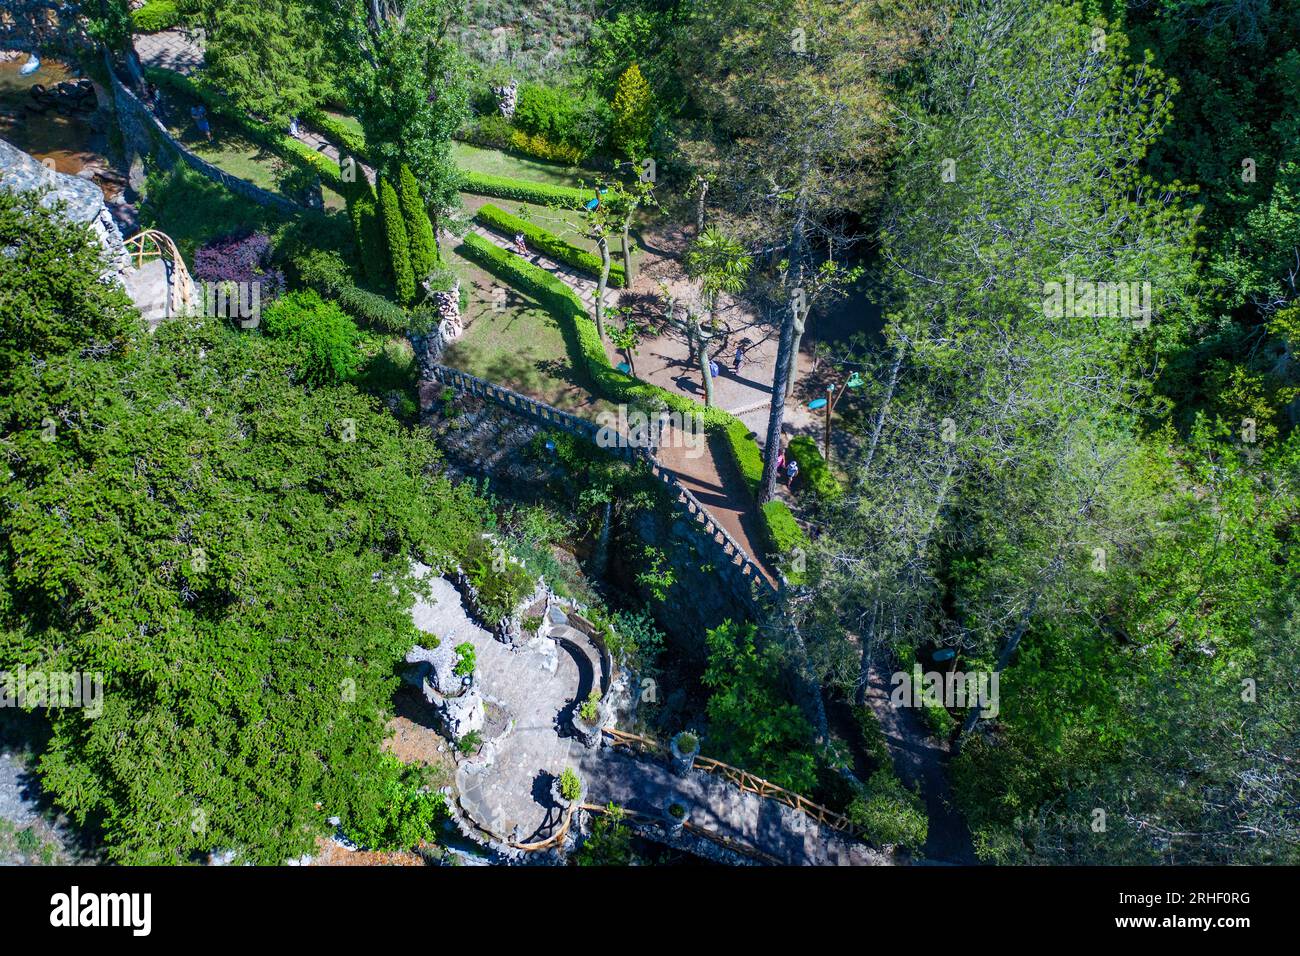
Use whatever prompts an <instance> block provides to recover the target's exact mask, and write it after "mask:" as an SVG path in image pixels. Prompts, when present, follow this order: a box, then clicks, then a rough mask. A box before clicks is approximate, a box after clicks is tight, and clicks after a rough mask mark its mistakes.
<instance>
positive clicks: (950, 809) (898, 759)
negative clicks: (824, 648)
mask: <svg viewBox="0 0 1300 956" xmlns="http://www.w3.org/2000/svg"><path fill="white" fill-rule="evenodd" d="M889 694H890V681H889V674H888V673H887V672H886V671H885V670H884V669H883V668H881V667H880V666H879V665H878V664H872V665H871V666H870V668H869V671H868V677H867V688H866V702H867V705H868V706H869V707H870V708H871V710H872V712H873V713H875V715H876V719H877V720H879V721H880V729H881V730H882V731H883V732H884V734H885V741H886V743H888V745H889V751H890V753H891V754H892V755H893V758H894V769H895V771H897V773H898V776H899V778H900V779H901V780H902V781H903V783H904V784H906V785H907V786H908V787H909V788H912V789H914V790H916V791H917V792H918V793H919V794H920V795H921V798H922V799H923V800H924V801H925V809H926V813H927V815H928V816H929V818H930V831H929V836H928V838H927V839H926V841H925V847H924V852H925V856H926V858H927V859H928V860H931V861H933V862H938V863H957V864H974V863H977V862H979V861H978V860H977V859H976V858H975V850H974V847H973V846H972V843H971V835H970V830H969V828H968V827H967V826H966V821H965V819H964V818H963V817H962V815H961V814H960V813H959V812H958V811H957V809H956V807H955V806H953V802H952V787H951V785H950V784H949V782H948V760H949V757H950V756H951V754H950V752H949V748H948V745H947V743H946V742H944V741H940V740H936V739H935V738H934V737H932V736H930V733H929V731H928V730H927V729H926V726H925V724H924V722H923V721H922V720H921V715H920V714H919V713H917V711H916V709H915V708H912V707H895V706H893V704H891V703H890V700H889Z"/></svg>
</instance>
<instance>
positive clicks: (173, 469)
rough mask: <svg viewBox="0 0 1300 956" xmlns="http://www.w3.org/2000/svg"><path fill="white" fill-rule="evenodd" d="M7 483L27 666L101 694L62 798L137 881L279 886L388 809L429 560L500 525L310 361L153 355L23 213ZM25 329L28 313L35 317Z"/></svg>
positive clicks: (277, 353) (122, 302)
mask: <svg viewBox="0 0 1300 956" xmlns="http://www.w3.org/2000/svg"><path fill="white" fill-rule="evenodd" d="M0 246H13V247H14V248H15V249H16V250H17V253H16V255H14V256H4V257H0V297H2V298H3V300H4V301H5V303H6V308H5V309H4V314H5V315H6V316H9V315H18V314H23V315H25V316H27V318H28V319H29V321H28V322H27V323H24V324H22V325H21V326H20V325H17V324H15V323H9V322H7V323H6V326H5V329H4V337H3V343H2V344H0V348H2V349H3V351H2V352H0V354H2V355H3V361H4V363H5V366H6V369H5V378H6V382H7V387H6V389H5V392H4V395H3V398H2V399H0V421H2V422H3V448H4V453H5V458H6V470H7V480H6V482H5V484H4V486H3V492H2V496H3V501H2V502H0V504H2V505H3V508H4V511H5V515H6V520H5V523H4V530H3V537H2V542H3V565H2V567H0V581H2V582H3V590H2V591H0V602H2V603H0V612H2V613H3V617H4V628H5V630H4V633H3V639H2V641H3V653H2V656H3V659H4V660H5V661H7V662H13V663H23V664H26V665H27V666H28V667H29V668H37V667H40V668H43V669H45V670H48V671H80V672H87V673H99V674H102V675H103V679H104V687H105V690H104V708H103V713H102V715H100V716H97V717H93V718H92V717H90V716H88V715H87V714H86V713H85V712H83V711H78V710H57V709H54V710H51V711H50V712H49V716H50V721H51V723H52V727H53V739H52V742H51V744H50V746H49V748H48V749H47V751H46V752H45V754H44V756H43V757H42V758H41V762H40V768H41V772H42V777H43V781H44V784H45V787H46V788H47V790H48V791H49V792H50V793H51V794H52V795H53V797H54V799H55V800H56V801H57V802H58V803H59V805H60V806H62V807H64V808H65V809H66V810H68V811H69V812H70V813H71V814H72V815H73V816H74V817H75V818H76V819H78V820H79V821H88V822H91V823H97V824H101V825H102V826H103V827H104V830H105V833H106V835H107V841H108V845H109V850H110V853H111V854H112V856H113V857H114V858H115V859H118V860H121V861H130V862H154V863H164V862H176V861H184V860H187V859H191V858H192V857H193V856H194V854H197V853H201V852H206V851H213V850H223V849H233V850H236V851H238V852H239V853H240V854H242V855H243V856H245V857H246V858H248V859H251V860H254V861H257V862H261V863H277V862H280V861H282V860H284V859H285V858H287V857H290V856H293V855H296V854H298V853H302V852H304V851H307V850H309V849H310V848H311V846H312V839H313V837H314V836H315V835H316V834H317V833H320V832H322V831H323V827H324V820H325V818H326V817H327V816H329V815H331V814H340V815H343V816H345V817H346V816H349V815H350V813H351V812H352V809H353V807H365V806H369V805H370V803H371V802H373V799H374V797H373V795H371V794H369V793H368V792H367V790H366V788H367V787H371V786H374V787H388V786H391V782H390V781H389V780H388V778H387V777H385V776H384V775H383V774H382V773H380V771H379V769H378V765H377V761H378V759H379V743H380V740H381V738H382V736H383V728H384V723H385V720H386V717H387V715H388V713H389V712H390V707H391V704H390V699H391V696H392V692H393V690H394V688H395V686H396V679H397V678H396V667H397V665H398V664H399V662H400V661H401V658H402V656H403V654H404V653H405V652H406V650H408V649H409V647H410V645H411V644H412V643H413V642H414V641H415V639H416V636H415V632H414V631H413V626H412V624H411V622H410V619H409V616H408V615H407V608H408V606H409V602H410V600H411V593H412V592H411V584H410V582H409V577H408V568H409V564H410V562H411V560H412V559H413V558H417V557H418V558H423V559H424V560H426V561H430V562H432V563H435V564H439V563H444V562H445V561H446V560H447V559H448V556H449V555H450V554H452V553H454V552H456V551H457V550H458V549H460V548H461V547H463V545H464V544H465V542H467V541H468V540H469V539H470V537H471V536H473V535H474V534H475V533H476V531H477V530H478V528H479V527H481V525H482V521H483V516H484V512H483V508H482V505H481V504H480V503H479V501H478V500H476V499H475V498H474V497H473V496H472V495H471V494H470V493H468V492H465V491H458V490H455V489H453V488H452V487H451V486H449V485H448V483H447V482H446V481H445V480H444V479H443V478H441V477H439V474H438V467H437V458H436V455H435V452H434V450H433V448H432V446H431V445H430V444H429V443H428V442H427V441H426V440H424V439H420V438H416V437H413V436H410V435H409V434H405V433H403V432H402V431H401V430H400V428H399V426H398V425H397V424H396V423H395V422H394V421H393V420H392V419H391V417H389V416H387V415H386V414H383V413H381V412H379V411H378V410H377V409H376V408H375V406H374V404H373V400H371V399H368V398H367V397H365V396H363V395H362V394H360V393H358V392H356V391H355V390H353V389H352V388H351V387H349V386H346V385H340V386H327V387H319V388H316V387H311V385H310V384H309V383H313V382H316V381H319V377H318V376H314V375H308V374H305V370H304V368H303V366H302V363H301V353H300V352H299V348H298V345H297V343H296V342H295V340H294V339H293V337H291V336H288V337H285V338H268V337H266V336H264V335H261V334H259V333H258V332H255V331H248V330H240V329H236V328H232V327H229V326H227V325H226V324H225V323H224V322H222V321H220V320H206V321H204V320H193V321H178V322H173V323H168V324H165V325H164V326H162V327H161V328H160V329H159V330H158V331H157V332H156V333H155V334H154V335H153V336H149V335H147V334H146V333H145V332H144V330H143V325H142V323H141V322H140V321H139V318H138V315H137V313H136V312H135V310H134V308H133V307H132V306H131V305H130V303H129V302H128V301H127V300H126V299H125V298H124V296H123V295H122V294H121V293H120V292H117V291H115V290H114V289H113V288H112V287H110V286H106V285H103V284H100V283H98V282H97V281H95V277H96V276H97V274H98V269H99V266H98V262H97V261H96V252H95V249H96V248H97V247H92V245H91V244H89V241H88V238H87V234H86V233H84V232H83V231H82V230H80V229H78V228H74V227H71V226H69V225H66V224H64V223H63V222H62V221H60V220H59V219H58V218H56V217H55V216H52V215H50V214H49V213H47V212H43V211H40V210H38V209H36V208H34V207H33V206H32V205H31V203H30V202H27V201H23V202H22V203H21V204H17V203H15V201H14V200H13V199H10V198H8V194H4V193H0ZM9 304H14V305H17V306H18V307H19V309H18V311H11V310H10V309H9V308H8V305H9Z"/></svg>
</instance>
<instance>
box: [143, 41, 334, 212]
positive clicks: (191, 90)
mask: <svg viewBox="0 0 1300 956" xmlns="http://www.w3.org/2000/svg"><path fill="white" fill-rule="evenodd" d="M144 75H145V78H146V79H148V80H149V81H150V82H153V83H156V84H157V85H158V86H165V87H167V88H169V89H171V90H174V91H175V92H177V93H180V94H182V95H183V96H188V97H191V98H192V99H196V100H198V101H199V102H200V103H202V104H203V105H204V106H206V107H207V108H208V109H209V110H211V112H212V115H213V116H215V117H217V118H218V119H221V120H222V121H224V122H227V123H229V124H231V125H232V126H236V127H238V128H239V129H240V130H241V131H242V132H243V133H244V134H245V135H246V136H248V138H249V139H252V140H254V141H255V142H258V143H261V144H262V145H263V146H265V147H266V148H267V149H270V150H272V151H274V152H276V153H278V154H279V155H280V156H282V157H284V158H285V159H287V160H289V161H290V162H291V163H293V164H294V165H296V166H300V167H302V168H303V169H307V170H310V171H311V172H314V173H316V175H318V176H320V179H321V182H322V183H323V184H324V185H326V186H328V187H329V188H330V189H333V190H334V191H335V192H337V193H340V194H344V195H346V193H347V190H348V186H349V184H347V183H344V182H343V175H342V173H341V172H340V171H339V167H338V165H337V164H336V163H335V162H334V161H333V160H331V159H329V158H328V157H326V156H323V155H321V154H320V153H318V152H316V150H314V149H312V148H311V147H310V146H308V145H307V144H306V143H303V142H300V141H298V140H296V139H294V138H293V137H292V136H290V135H289V134H288V133H286V132H283V131H282V130H279V129H277V128H276V127H274V126H272V125H271V124H270V123H263V122H260V121H258V120H255V119H253V118H252V117H250V116H249V115H248V114H247V113H246V112H245V111H244V110H243V109H241V108H240V107H239V106H237V105H236V104H235V102H234V101H233V100H232V99H230V98H229V97H227V96H225V95H224V94H222V93H219V92H217V91H216V90H213V89H211V88H210V87H208V86H206V85H204V84H202V83H196V82H195V81H194V80H192V79H190V78H189V77H188V76H184V75H182V74H180V73H177V72H175V71H174V70H164V69H161V68H160V67H156V66H146V67H145V68H144Z"/></svg>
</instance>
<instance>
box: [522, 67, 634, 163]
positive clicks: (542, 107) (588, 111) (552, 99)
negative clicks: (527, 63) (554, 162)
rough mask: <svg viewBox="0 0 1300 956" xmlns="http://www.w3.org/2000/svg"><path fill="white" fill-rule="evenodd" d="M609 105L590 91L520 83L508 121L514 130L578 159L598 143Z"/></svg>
mask: <svg viewBox="0 0 1300 956" xmlns="http://www.w3.org/2000/svg"><path fill="white" fill-rule="evenodd" d="M610 116H611V114H610V110H609V106H608V105H607V104H606V103H605V102H604V101H603V100H601V99H600V97H599V96H597V95H595V94H594V93H590V92H585V91H581V90H573V89H563V88H560V87H554V86H544V85H542V84H540V83H524V84H523V85H522V86H520V87H519V97H518V101H517V102H516V104H515V115H514V117H513V119H512V122H513V124H514V126H515V128H516V129H517V130H519V131H520V132H522V133H525V134H528V135H530V136H533V137H537V138H540V139H541V140H542V141H544V142H547V143H549V144H552V146H555V147H568V149H569V152H570V154H571V155H574V156H577V157H578V158H579V159H582V158H584V157H586V156H589V155H591V154H592V153H593V152H595V151H596V149H597V147H599V146H600V144H601V141H602V140H603V139H604V137H605V135H606V131H607V130H608V129H609V124H610Z"/></svg>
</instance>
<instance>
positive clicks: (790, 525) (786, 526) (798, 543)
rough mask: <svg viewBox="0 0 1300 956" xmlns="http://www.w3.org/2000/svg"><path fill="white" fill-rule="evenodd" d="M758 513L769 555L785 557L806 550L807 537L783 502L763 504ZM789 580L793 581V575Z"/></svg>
mask: <svg viewBox="0 0 1300 956" xmlns="http://www.w3.org/2000/svg"><path fill="white" fill-rule="evenodd" d="M758 513H759V518H760V521H761V524H762V526H763V534H764V536H765V537H766V538H767V545H768V550H769V552H770V553H771V554H774V555H777V556H778V557H787V556H788V555H790V554H792V553H793V552H795V551H796V550H799V551H804V552H806V551H807V550H808V537H807V536H806V535H805V534H804V533H803V528H800V527H799V522H797V521H795V520H794V515H792V514H791V513H790V509H789V508H788V507H786V504H785V502H784V501H767V502H764V503H763V506H762V507H761V508H759V509H758ZM790 578H791V579H792V580H793V579H794V578H795V575H794V574H791V575H790Z"/></svg>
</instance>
